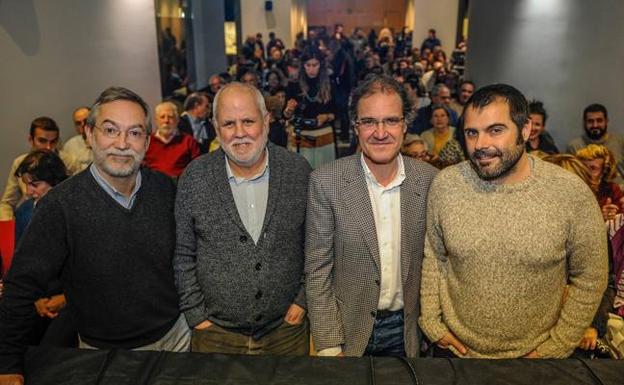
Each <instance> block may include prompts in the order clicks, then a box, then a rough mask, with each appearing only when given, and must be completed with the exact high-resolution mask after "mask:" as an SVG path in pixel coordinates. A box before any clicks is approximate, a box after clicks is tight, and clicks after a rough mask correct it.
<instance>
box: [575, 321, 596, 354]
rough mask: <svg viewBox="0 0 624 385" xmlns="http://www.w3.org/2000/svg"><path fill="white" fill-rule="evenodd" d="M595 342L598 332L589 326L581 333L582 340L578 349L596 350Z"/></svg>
mask: <svg viewBox="0 0 624 385" xmlns="http://www.w3.org/2000/svg"><path fill="white" fill-rule="evenodd" d="M597 341H598V330H596V329H594V328H593V327H591V326H590V327H588V328H587V329H585V332H584V333H583V338H581V342H580V343H579V348H581V349H583V350H594V349H596V342H597Z"/></svg>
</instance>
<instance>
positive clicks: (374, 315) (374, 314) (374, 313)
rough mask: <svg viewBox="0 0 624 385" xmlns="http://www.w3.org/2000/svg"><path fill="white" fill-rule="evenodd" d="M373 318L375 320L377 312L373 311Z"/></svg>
mask: <svg viewBox="0 0 624 385" xmlns="http://www.w3.org/2000/svg"><path fill="white" fill-rule="evenodd" d="M371 316H372V317H373V318H375V317H376V316H377V312H376V311H374V310H373V311H372V312H371Z"/></svg>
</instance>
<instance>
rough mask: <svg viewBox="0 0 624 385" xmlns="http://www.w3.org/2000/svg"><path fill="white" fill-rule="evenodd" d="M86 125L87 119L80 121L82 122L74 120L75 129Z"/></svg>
mask: <svg viewBox="0 0 624 385" xmlns="http://www.w3.org/2000/svg"><path fill="white" fill-rule="evenodd" d="M86 123H87V119H82V120H76V121H75V122H74V126H76V127H82V126H84V125H85V124H86Z"/></svg>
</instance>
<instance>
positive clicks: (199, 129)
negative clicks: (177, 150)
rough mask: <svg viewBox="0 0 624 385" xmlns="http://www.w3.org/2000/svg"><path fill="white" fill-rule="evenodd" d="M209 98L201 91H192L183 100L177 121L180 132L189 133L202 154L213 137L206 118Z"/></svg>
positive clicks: (205, 151)
mask: <svg viewBox="0 0 624 385" xmlns="http://www.w3.org/2000/svg"><path fill="white" fill-rule="evenodd" d="M209 114H210V100H209V99H208V95H206V94H205V93H203V92H193V93H192V94H190V95H189V96H188V97H187V98H186V100H185V101H184V112H183V113H182V116H180V120H179V122H178V130H180V132H181V133H184V134H189V135H191V136H192V137H193V138H194V139H195V141H196V142H197V144H199V149H200V151H201V153H202V154H205V153H207V152H208V149H209V146H210V142H211V141H212V140H213V139H214V138H215V133H214V128H213V127H212V125H211V124H210V121H209V120H208V116H209Z"/></svg>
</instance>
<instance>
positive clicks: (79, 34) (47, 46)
mask: <svg viewBox="0 0 624 385" xmlns="http://www.w3.org/2000/svg"><path fill="white" fill-rule="evenodd" d="M0 49H1V51H2V54H1V55H0V84H1V85H2V92H1V93H0V116H1V117H2V119H0V187H1V188H2V190H4V186H5V181H6V178H7V176H8V171H9V167H10V165H11V162H12V161H13V159H14V158H15V157H16V156H17V155H19V154H21V153H24V152H26V151H28V150H29V149H30V147H29V145H28V142H27V136H28V128H29V126H30V122H31V121H32V119H33V118H35V117H37V116H40V115H47V116H50V117H51V118H53V119H54V120H56V122H57V123H58V124H59V126H60V127H61V130H62V131H61V136H62V138H63V139H65V140H66V139H68V138H70V137H71V136H73V135H74V134H75V132H74V127H73V124H72V121H71V113H72V111H73V109H74V108H75V107H76V106H79V105H84V104H91V103H92V102H93V101H94V100H95V98H96V97H97V96H98V94H99V93H100V92H101V91H102V90H103V89H105V88H106V87H108V86H111V85H120V86H125V87H128V88H130V89H132V90H134V91H136V92H137V93H139V94H140V95H141V96H143V97H144V98H145V99H146V100H147V102H148V103H150V104H151V105H154V104H155V103H156V102H158V101H159V100H160V97H161V95H160V79H159V71H158V48H157V41H156V22H155V12H154V1H153V0H107V1H100V0H55V1H49V0H2V1H0Z"/></svg>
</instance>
